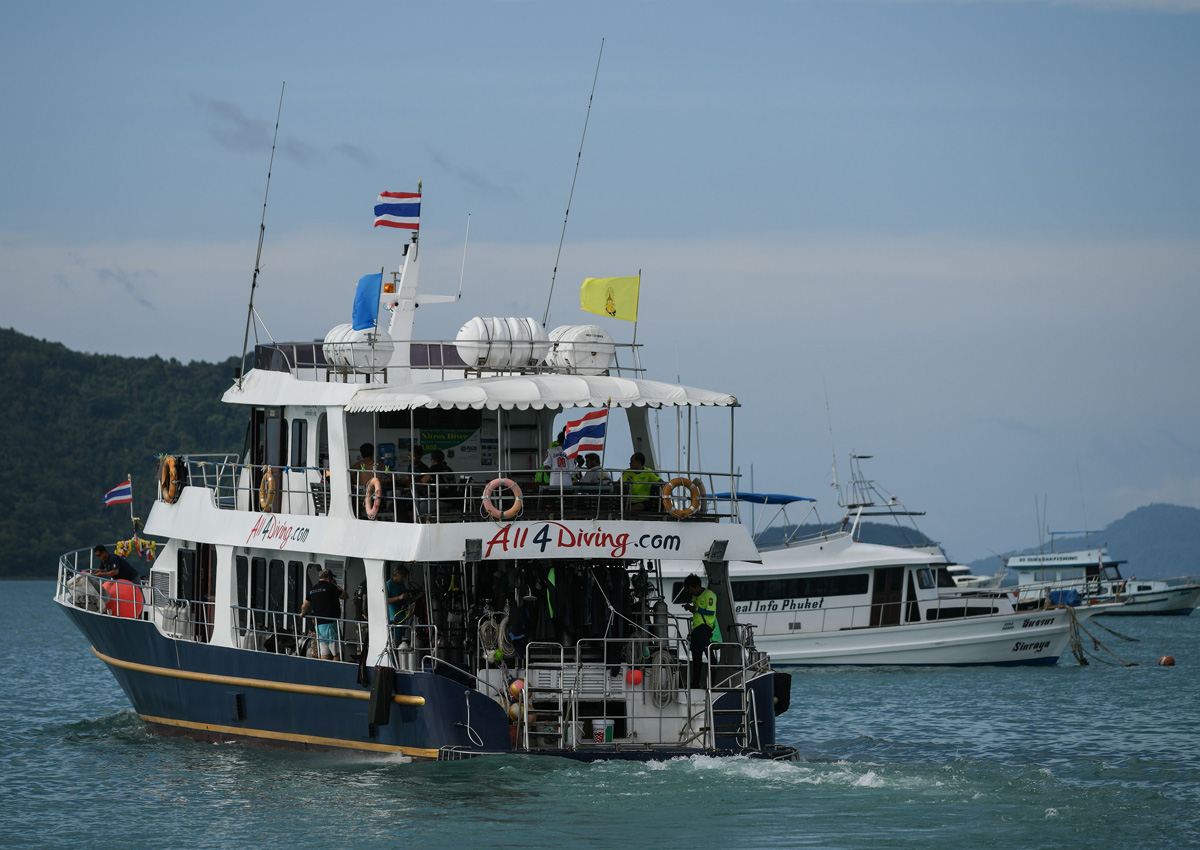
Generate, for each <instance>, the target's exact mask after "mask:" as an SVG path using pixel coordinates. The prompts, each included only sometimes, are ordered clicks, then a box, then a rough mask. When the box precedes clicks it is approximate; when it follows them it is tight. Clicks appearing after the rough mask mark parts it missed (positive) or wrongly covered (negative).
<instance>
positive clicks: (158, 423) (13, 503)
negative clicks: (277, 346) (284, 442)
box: [0, 329, 246, 576]
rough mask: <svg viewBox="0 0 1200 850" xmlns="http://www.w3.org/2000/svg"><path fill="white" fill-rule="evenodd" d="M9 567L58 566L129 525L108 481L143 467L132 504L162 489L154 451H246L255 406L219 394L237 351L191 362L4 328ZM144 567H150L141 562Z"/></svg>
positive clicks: (1, 435)
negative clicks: (240, 405) (91, 349)
mask: <svg viewBox="0 0 1200 850" xmlns="http://www.w3.org/2000/svg"><path fill="white" fill-rule="evenodd" d="M0 356H2V357H3V360H4V362H5V363H6V364H8V365H7V366H6V367H5V370H4V380H3V387H4V398H6V399H8V400H9V404H10V407H9V413H8V415H7V416H5V417H3V420H2V421H0V446H3V450H4V451H3V463H0V517H3V520H2V521H0V547H2V549H3V551H4V552H5V553H6V555H7V557H6V558H5V559H4V561H3V562H2V563H0V576H14V575H40V576H51V575H53V574H54V572H55V569H56V566H57V559H58V556H59V555H60V554H62V553H63V552H66V551H69V550H71V549H78V548H81V547H83V546H90V545H92V544H93V543H96V542H102V541H114V540H117V539H123V538H127V537H129V536H130V533H131V530H132V529H131V526H130V522H129V505H112V506H110V507H107V508H106V507H104V504H103V501H102V497H103V496H104V494H105V492H107V491H108V490H110V489H112V488H113V487H115V486H117V485H118V484H120V483H121V482H123V481H124V480H125V476H126V474H130V473H131V474H132V475H133V496H134V504H133V507H134V513H135V515H136V516H139V517H142V518H145V517H146V516H147V514H148V513H149V511H150V505H151V504H152V502H153V500H154V497H155V495H156V492H157V491H156V488H155V473H156V469H157V463H158V462H157V460H156V455H158V454H159V453H162V452H169V453H171V454H185V453H203V452H218V451H220V452H226V451H230V452H237V451H240V450H241V447H242V442H243V439H244V434H245V427H246V425H245V418H244V414H243V412H242V411H240V410H239V409H237V408H236V407H234V406H233V405H227V404H221V402H220V398H221V394H222V393H223V392H224V391H225V389H226V388H228V386H229V385H230V383H231V381H232V378H233V372H234V367H235V366H236V365H237V358H236V357H233V358H230V359H229V360H227V361H225V362H224V363H216V364H214V363H199V362H193V363H188V364H186V365H185V364H183V363H180V362H178V361H177V360H174V359H171V360H163V359H162V358H161V357H150V358H130V357H114V356H107V355H93V354H80V353H79V352H75V351H71V350H69V349H68V348H67V347H66V346H64V345H61V344H59V343H52V342H44V341H41V340H37V339H34V338H32V337H29V336H25V335H24V334H21V333H18V332H16V331H14V330H10V329H0ZM142 571H143V572H145V567H144V566H143V567H142Z"/></svg>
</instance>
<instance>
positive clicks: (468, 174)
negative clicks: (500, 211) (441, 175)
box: [429, 151, 517, 198]
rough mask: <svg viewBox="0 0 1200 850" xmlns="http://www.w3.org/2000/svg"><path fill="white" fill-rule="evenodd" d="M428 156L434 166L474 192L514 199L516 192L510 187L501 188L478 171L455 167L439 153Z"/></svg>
mask: <svg viewBox="0 0 1200 850" xmlns="http://www.w3.org/2000/svg"><path fill="white" fill-rule="evenodd" d="M429 155H430V156H431V157H432V158H433V162H434V165H436V166H438V167H439V168H441V169H442V170H443V171H445V172H446V173H447V174H452V175H454V176H455V177H457V178H459V179H460V180H462V181H463V182H464V183H466V184H467V185H468V186H470V187H471V188H472V189H474V190H475V191H477V192H479V193H480V194H484V195H492V196H495V197H500V198H516V197H517V191H516V190H515V189H514V188H512V187H511V186H501V185H498V184H496V183H493V182H492V181H490V180H488V179H487V178H486V177H484V176H483V175H482V174H480V173H479V172H478V171H475V170H473V169H470V168H463V167H461V166H458V165H455V164H453V163H452V162H450V160H448V159H447V158H446V156H445V155H444V154H443V153H442V152H441V151H430V152H429Z"/></svg>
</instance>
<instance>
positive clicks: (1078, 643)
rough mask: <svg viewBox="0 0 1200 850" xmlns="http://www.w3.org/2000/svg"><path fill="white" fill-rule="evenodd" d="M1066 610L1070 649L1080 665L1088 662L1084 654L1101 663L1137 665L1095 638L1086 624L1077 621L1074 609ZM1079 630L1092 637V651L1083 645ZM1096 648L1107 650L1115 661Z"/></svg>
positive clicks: (1114, 665) (1085, 664)
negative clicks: (1097, 651) (1102, 655)
mask: <svg viewBox="0 0 1200 850" xmlns="http://www.w3.org/2000/svg"><path fill="white" fill-rule="evenodd" d="M1067 610H1068V611H1070V612H1071V651H1072V652H1073V653H1074V654H1075V658H1076V659H1078V661H1079V664H1080V666H1081V667H1086V666H1087V664H1088V662H1087V660H1086V659H1085V658H1084V656H1085V655H1090V656H1091V657H1092V658H1093V659H1094V660H1096V661H1098V662H1100V663H1101V664H1108V665H1110V666H1113V667H1116V666H1121V667H1137V666H1138V665H1137V662H1134V661H1126V660H1125V659H1124V658H1122V657H1121V656H1119V655H1117V654H1116V653H1115V652H1113V651H1112V650H1111V649H1109V648H1108V647H1107V646H1105V645H1104V644H1103V643H1101V642H1100V640H1099V638H1097V637H1096V636H1095V635H1093V634H1092V633H1091V632H1089V631H1088V629H1087V626H1085V625H1083V623H1081V622H1079V620H1078V618H1077V617H1076V616H1075V611H1074V609H1072V608H1068V609H1067ZM1080 631H1082V632H1083V633H1084V634H1086V635H1087V636H1088V637H1089V638H1091V639H1092V651H1088V650H1087V649H1086V648H1085V647H1084V646H1083V641H1082V639H1081V637H1080V634H1079V633H1080ZM1114 634H1116V633H1115V632H1114ZM1118 636H1119V637H1120V635H1118ZM1097 649H1102V650H1104V651H1105V652H1107V653H1108V654H1109V655H1111V656H1112V657H1113V658H1115V659H1117V660H1116V662H1113V661H1109V660H1107V659H1105V658H1103V657H1101V656H1099V655H1097V654H1096V652H1095V650H1097Z"/></svg>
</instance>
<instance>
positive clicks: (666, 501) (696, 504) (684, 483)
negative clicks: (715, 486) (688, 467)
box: [662, 478, 700, 519]
mask: <svg viewBox="0 0 1200 850" xmlns="http://www.w3.org/2000/svg"><path fill="white" fill-rule="evenodd" d="M676 487H685V488H687V490H688V493H689V495H690V496H691V504H690V505H688V506H687V507H686V508H677V507H675V499H674V497H673V495H672V494H673V493H674V492H675V488H676ZM662 504H663V510H664V511H666V512H667V513H669V514H670V515H671V516H673V517H677V518H679V519H682V518H683V517H685V516H691V515H692V514H694V513H695V512H696V511H698V510H700V488H699V487H697V486H696V485H695V483H694V482H692V481H689V480H688V479H687V478H672V479H671V480H670V481H669V482H668V483H666V484H664V485H663V491H662Z"/></svg>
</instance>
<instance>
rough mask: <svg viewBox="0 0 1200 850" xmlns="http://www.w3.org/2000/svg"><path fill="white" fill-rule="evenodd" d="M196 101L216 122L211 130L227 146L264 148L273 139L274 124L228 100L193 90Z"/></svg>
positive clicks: (214, 136)
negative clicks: (272, 128) (252, 115)
mask: <svg viewBox="0 0 1200 850" xmlns="http://www.w3.org/2000/svg"><path fill="white" fill-rule="evenodd" d="M190 99H191V101H192V104H193V105H195V106H198V107H200V109H201V110H202V111H203V112H204V113H205V114H206V115H207V116H208V117H209V119H210V120H211V121H212V122H213V123H212V125H211V126H210V127H209V132H210V133H211V134H212V137H213V138H214V139H215V140H216V142H217V144H219V145H220V146H221V147H223V148H227V149H229V150H232V151H260V150H262V149H263V147H264V146H265V145H268V144H270V142H271V124H270V123H269V122H267V121H264V120H262V119H260V118H251V117H250V116H248V115H246V114H245V113H244V112H242V110H240V109H238V107H237V106H235V105H234V104H232V103H230V102H229V101H227V100H218V99H217V98H213V97H205V96H203V95H198V94H193V95H191V97H190Z"/></svg>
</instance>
